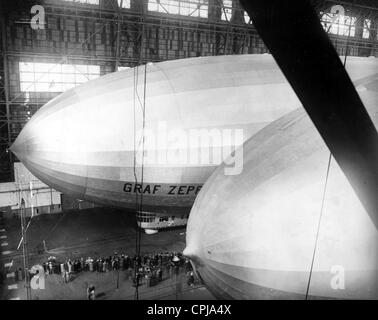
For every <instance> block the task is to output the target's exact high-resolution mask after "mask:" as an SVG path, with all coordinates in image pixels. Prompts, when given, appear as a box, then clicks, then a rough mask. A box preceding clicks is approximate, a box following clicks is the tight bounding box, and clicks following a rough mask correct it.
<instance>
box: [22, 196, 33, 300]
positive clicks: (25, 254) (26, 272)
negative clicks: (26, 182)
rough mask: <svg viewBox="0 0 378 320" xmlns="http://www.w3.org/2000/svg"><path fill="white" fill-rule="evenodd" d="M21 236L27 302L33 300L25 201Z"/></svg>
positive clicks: (23, 203)
mask: <svg viewBox="0 0 378 320" xmlns="http://www.w3.org/2000/svg"><path fill="white" fill-rule="evenodd" d="M20 215H21V234H22V253H23V263H24V276H25V290H26V300H30V299H31V291H30V279H29V278H30V275H29V253H28V243H27V237H26V221H25V220H26V219H25V201H24V199H23V198H22V199H21V210H20Z"/></svg>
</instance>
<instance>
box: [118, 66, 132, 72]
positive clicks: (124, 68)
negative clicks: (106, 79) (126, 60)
mask: <svg viewBox="0 0 378 320" xmlns="http://www.w3.org/2000/svg"><path fill="white" fill-rule="evenodd" d="M127 69H130V67H121V66H118V70H117V71H122V70H127Z"/></svg>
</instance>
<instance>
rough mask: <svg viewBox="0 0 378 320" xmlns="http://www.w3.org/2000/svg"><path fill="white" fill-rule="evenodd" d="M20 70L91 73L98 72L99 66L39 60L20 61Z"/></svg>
mask: <svg viewBox="0 0 378 320" xmlns="http://www.w3.org/2000/svg"><path fill="white" fill-rule="evenodd" d="M19 66H20V72H49V73H89V74H98V73H99V72H100V70H99V66H96V65H86V64H77V65H74V64H56V63H38V62H20V64H19Z"/></svg>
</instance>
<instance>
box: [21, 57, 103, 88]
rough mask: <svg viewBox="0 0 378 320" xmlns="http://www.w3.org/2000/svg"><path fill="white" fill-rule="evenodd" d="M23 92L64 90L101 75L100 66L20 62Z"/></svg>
mask: <svg viewBox="0 0 378 320" xmlns="http://www.w3.org/2000/svg"><path fill="white" fill-rule="evenodd" d="M19 68H20V89H21V91H22V92H28V91H31V92H45V91H47V92H62V91H65V90H68V89H70V88H73V87H75V86H77V85H79V84H81V83H84V82H87V81H89V80H93V79H96V78H98V77H99V76H100V66H96V65H70V64H52V63H33V62H20V63H19Z"/></svg>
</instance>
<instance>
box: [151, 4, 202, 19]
mask: <svg viewBox="0 0 378 320" xmlns="http://www.w3.org/2000/svg"><path fill="white" fill-rule="evenodd" d="M148 10H149V11H155V12H161V13H169V14H178V15H182V16H189V17H197V18H207V11H208V5H207V1H205V0H149V1H148Z"/></svg>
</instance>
